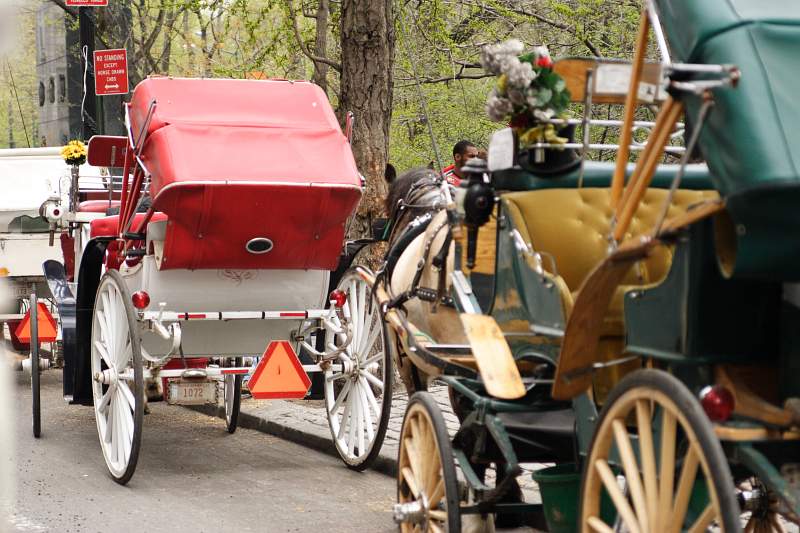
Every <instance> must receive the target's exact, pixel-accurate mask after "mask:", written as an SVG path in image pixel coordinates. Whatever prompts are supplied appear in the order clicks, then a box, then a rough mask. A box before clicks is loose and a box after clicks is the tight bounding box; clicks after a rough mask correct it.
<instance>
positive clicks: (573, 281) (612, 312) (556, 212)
mask: <svg viewBox="0 0 800 533" xmlns="http://www.w3.org/2000/svg"><path fill="white" fill-rule="evenodd" d="M668 192H669V191H668V190H666V189H649V190H648V191H647V193H646V194H645V197H644V199H643V200H642V202H641V204H640V205H639V208H638V210H637V211H636V214H635V215H634V217H633V220H632V221H631V225H630V229H629V231H628V233H627V235H626V239H627V238H631V237H638V236H641V235H645V234H647V233H649V232H652V230H653V227H654V226H655V223H656V221H657V218H658V217H659V215H660V214H661V210H662V206H663V202H664V201H665V199H666V197H667V194H668ZM717 197H718V194H717V192H716V191H702V190H689V189H678V190H677V191H676V192H675V196H674V197H673V199H672V203H671V205H670V207H669V212H668V213H667V218H669V217H672V216H675V215H677V214H680V213H682V212H685V211H686V210H687V209H688V208H689V207H690V206H692V205H695V204H699V203H702V202H704V201H707V200H711V199H715V198H717ZM502 198H503V209H504V211H505V212H506V213H507V214H508V216H509V217H510V219H511V223H512V224H513V226H514V228H515V229H517V231H519V233H520V235H521V236H522V238H523V239H524V240H525V241H526V242H527V243H528V244H529V245H530V247H531V248H532V250H533V251H535V252H540V253H542V254H543V255H545V256H547V255H550V256H552V259H553V260H552V261H550V260H548V258H547V257H545V260H543V261H542V267H543V268H544V270H545V271H546V275H547V276H548V277H549V278H550V279H551V281H552V282H553V284H554V285H555V286H556V287H557V288H558V289H559V292H560V293H561V302H562V307H563V311H564V318H565V319H566V318H567V317H568V316H569V313H570V312H571V310H572V304H573V302H574V301H575V299H576V297H577V293H578V289H579V288H580V286H581V283H582V282H583V280H584V279H586V277H587V276H588V274H589V273H590V272H591V271H592V269H593V268H594V267H596V266H597V265H598V264H599V263H600V262H601V261H602V260H603V259H604V258H605V257H606V256H607V252H608V247H609V242H608V240H607V236H608V235H609V233H610V230H611V218H612V209H611V206H610V190H609V189H608V188H581V189H577V188H569V189H537V190H533V191H523V192H514V193H508V194H505V195H503V197H502ZM671 263H672V252H671V250H670V249H668V248H665V247H660V248H656V249H654V250H653V252H652V253H651V254H650V255H649V256H648V257H647V258H646V259H644V260H643V261H640V262H639V263H637V264H636V265H635V266H634V267H633V268H631V270H630V272H629V273H628V274H627V277H626V278H625V280H624V281H623V283H622V285H621V286H620V287H619V288H618V289H617V291H616V293H615V294H614V297H613V299H612V302H611V304H610V306H609V310H608V313H607V315H606V317H605V320H604V327H603V332H602V338H601V342H600V350H599V351H600V353H598V354H597V359H598V360H607V359H611V358H615V357H616V356H618V355H619V354H620V353H621V351H622V349H623V342H624V336H625V327H624V323H623V313H622V306H623V301H624V294H625V293H626V292H627V291H629V290H631V289H634V288H641V287H643V286H648V285H655V284H658V283H660V282H661V281H662V280H663V279H664V278H665V277H666V275H667V273H668V272H669V268H670V265H671ZM553 266H555V270H554V268H553ZM532 318H534V317H532ZM635 364H636V363H635V362H634V365H635ZM624 371H625V368H624V365H621V366H619V367H617V366H614V367H610V368H607V369H605V370H604V373H605V374H606V375H603V373H598V374H597V375H596V379H595V394H596V395H597V396H599V397H600V398H602V397H604V396H605V393H607V391H608V390H610V387H611V386H613V382H614V381H616V379H617V378H619V377H620V374H621V373H622V372H624ZM609 373H610V375H609Z"/></svg>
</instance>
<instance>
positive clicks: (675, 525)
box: [670, 446, 699, 532]
mask: <svg viewBox="0 0 800 533" xmlns="http://www.w3.org/2000/svg"><path fill="white" fill-rule="evenodd" d="M698 463H699V458H698V456H697V451H696V450H695V447H694V446H690V447H689V450H688V451H687V452H686V457H685V458H684V460H683V468H682V469H681V477H680V479H679V480H678V490H677V491H676V494H675V506H674V507H673V508H672V517H671V521H670V523H671V524H672V531H676V532H677V531H680V530H681V528H682V527H683V521H684V518H685V517H686V510H687V509H688V508H689V496H691V494H692V488H693V487H694V480H695V478H696V477H697V465H698Z"/></svg>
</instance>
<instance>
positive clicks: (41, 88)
mask: <svg viewBox="0 0 800 533" xmlns="http://www.w3.org/2000/svg"><path fill="white" fill-rule="evenodd" d="M42 106H44V83H42V82H39V107H42Z"/></svg>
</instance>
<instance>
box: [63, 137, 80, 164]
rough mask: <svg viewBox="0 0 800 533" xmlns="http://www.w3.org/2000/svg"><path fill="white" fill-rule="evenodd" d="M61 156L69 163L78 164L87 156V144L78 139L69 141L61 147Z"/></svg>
mask: <svg viewBox="0 0 800 533" xmlns="http://www.w3.org/2000/svg"><path fill="white" fill-rule="evenodd" d="M61 157H62V158H63V159H64V161H66V162H67V163H68V164H76V163H78V162H80V160H81V159H84V158H86V146H85V145H84V144H83V143H82V142H81V141H78V140H72V141H69V142H68V143H67V144H66V145H64V147H63V148H61Z"/></svg>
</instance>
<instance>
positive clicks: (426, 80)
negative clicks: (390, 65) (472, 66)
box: [395, 73, 494, 87]
mask: <svg viewBox="0 0 800 533" xmlns="http://www.w3.org/2000/svg"><path fill="white" fill-rule="evenodd" d="M493 76H494V74H486V73H484V74H460V73H459V74H456V75H455V76H447V77H442V78H420V79H419V82H420V83H446V82H448V81H456V80H482V79H483V78H491V77H493ZM395 80H398V81H411V82H414V83H404V84H398V85H395V87H411V86H412V85H414V84H416V80H415V79H414V78H395Z"/></svg>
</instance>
